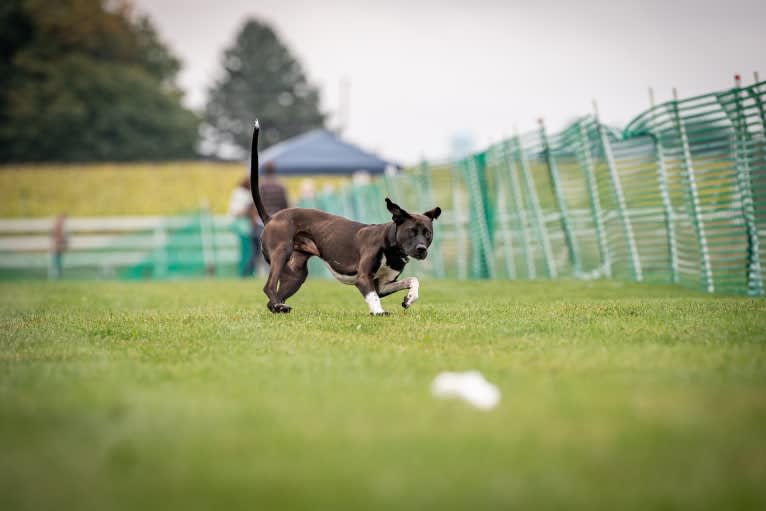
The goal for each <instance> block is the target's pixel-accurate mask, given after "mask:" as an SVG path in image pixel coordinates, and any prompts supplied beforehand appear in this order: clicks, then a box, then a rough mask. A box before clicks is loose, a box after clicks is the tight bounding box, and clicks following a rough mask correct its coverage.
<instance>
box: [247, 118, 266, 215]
mask: <svg viewBox="0 0 766 511" xmlns="http://www.w3.org/2000/svg"><path fill="white" fill-rule="evenodd" d="M260 131H261V125H260V124H259V123H258V119H256V120H255V125H254V126H253V142H252V144H251V146H250V193H252V194H253V202H255V209H257V210H258V215H259V216H260V217H261V220H263V223H264V225H265V224H266V223H268V221H269V220H271V217H270V216H269V213H268V212H267V211H266V208H265V207H264V206H263V201H262V200H261V192H260V191H259V190H258V132H260Z"/></svg>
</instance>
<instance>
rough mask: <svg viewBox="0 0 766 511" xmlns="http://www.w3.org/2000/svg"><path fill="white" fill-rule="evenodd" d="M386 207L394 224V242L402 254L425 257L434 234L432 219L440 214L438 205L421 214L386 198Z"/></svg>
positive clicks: (417, 257) (416, 257) (418, 257)
mask: <svg viewBox="0 0 766 511" xmlns="http://www.w3.org/2000/svg"><path fill="white" fill-rule="evenodd" d="M386 207H387V208H388V210H389V211H390V212H391V215H392V218H393V220H394V223H395V224H396V244H397V245H399V247H401V249H402V251H404V254H405V255H406V256H408V257H414V258H415V259H425V258H426V256H427V255H428V247H429V246H430V245H431V241H432V240H433V235H434V227H433V221H434V220H436V219H437V218H439V215H441V214H442V210H441V208H440V207H438V206H437V207H435V208H434V209H431V210H428V211H426V212H425V213H423V214H422V215H418V214H410V213H407V212H406V211H404V210H403V209H402V208H400V207H399V206H398V205H397V204H394V203H393V202H391V200H390V199H388V198H386Z"/></svg>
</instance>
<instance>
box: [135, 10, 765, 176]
mask: <svg viewBox="0 0 766 511" xmlns="http://www.w3.org/2000/svg"><path fill="white" fill-rule="evenodd" d="M136 4H137V7H138V9H139V10H140V11H143V12H146V13H148V14H150V15H151V16H152V18H153V19H154V20H155V22H156V23H157V25H158V26H159V28H160V31H161V34H162V36H163V38H164V40H165V41H166V42H167V43H169V44H170V46H171V47H172V48H173V50H174V51H175V53H176V54H177V55H179V56H180V57H181V58H182V60H183V63H184V70H183V72H182V73H181V75H180V84H181V86H182V87H183V88H184V89H185V90H186V91H187V98H186V101H187V103H188V104H189V105H190V106H192V107H194V108H201V107H202V106H203V105H204V102H205V96H206V90H207V88H208V87H209V85H210V84H211V83H212V82H213V80H214V78H215V77H216V76H217V73H218V72H219V61H220V56H221V53H222V51H223V49H224V48H225V47H226V46H229V45H230V44H231V43H232V41H233V39H234V36H235V34H236V32H237V31H238V30H239V28H240V27H241V25H242V23H243V21H244V20H245V19H246V18H248V17H256V18H260V19H262V20H266V21H268V22H270V23H272V25H273V26H274V28H275V29H276V31H277V33H278V34H279V36H280V37H281V38H282V40H283V41H285V42H286V43H287V45H288V46H289V47H290V49H291V50H292V51H293V53H294V54H295V55H296V56H297V58H298V59H299V61H300V62H301V63H302V64H303V66H304V69H305V70H306V72H307V74H308V76H309V79H310V80H311V81H312V82H313V83H315V84H317V85H319V86H320V87H321V90H322V108H323V110H324V111H326V112H328V113H330V114H334V113H336V112H337V111H338V105H339V98H340V95H341V94H340V90H341V83H342V81H343V80H344V79H347V80H348V81H349V83H350V87H349V89H350V93H349V107H350V110H349V118H348V123H347V126H346V131H345V132H344V135H345V136H346V137H347V138H348V139H349V140H351V141H353V142H356V143H358V144H360V145H361V146H362V147H364V148H366V149H370V150H374V151H377V152H379V153H380V154H381V155H382V156H384V157H387V158H391V159H395V160H398V161H402V162H405V163H412V162H414V161H416V160H417V159H419V158H420V157H421V156H426V157H428V158H442V157H446V156H447V155H448V154H449V151H450V140H451V139H452V138H453V137H454V136H455V135H456V134H470V136H471V137H472V138H473V141H474V143H475V144H476V146H477V148H478V147H481V146H484V145H486V144H487V143H489V142H491V141H493V140H498V139H500V138H501V137H503V136H504V135H507V134H510V133H511V132H512V131H513V127H514V126H517V127H518V129H519V130H520V131H522V132H523V131H526V130H529V129H533V128H534V127H535V126H536V119H537V118H539V117H543V118H545V120H546V122H547V123H548V125H549V126H550V127H551V128H552V129H558V128H561V127H562V126H564V124H565V123H566V122H567V121H569V120H571V119H572V118H574V117H576V116H578V115H582V114H586V113H589V112H590V111H591V109H592V107H591V101H592V99H593V98H596V99H597V100H598V102H599V110H600V112H601V117H602V119H603V120H605V121H606V122H609V123H612V124H615V125H618V126H623V125H625V124H626V123H627V122H628V121H629V120H630V119H631V118H633V117H634V116H635V115H636V114H638V113H640V112H641V111H642V110H643V109H645V108H646V107H647V106H648V96H647V87H648V86H653V87H654V88H655V94H656V96H657V99H658V101H663V100H666V99H669V98H670V95H671V88H672V87H673V86H676V87H677V88H678V90H679V93H680V94H681V95H683V96H686V95H692V94H699V93H704V92H708V91H711V90H717V89H722V88H726V87H729V86H731V84H732V83H733V78H732V77H733V75H734V74H735V73H741V74H742V75H743V79H744V80H745V82H746V83H750V82H751V81H752V76H753V71H756V70H759V71H760V72H761V77H762V79H766V25H765V24H764V21H765V20H766V0H727V1H721V0H716V1H710V0H699V1H693V0H683V1H675V0H635V1H630V2H628V1H623V0H612V1H609V0H588V1H580V2H578V1H556V0H531V1H525V2H519V1H514V0H506V1H501V0H441V1H438V0H387V1H368V0H357V1H353V0H314V1H310V0H217V1H214V0H136Z"/></svg>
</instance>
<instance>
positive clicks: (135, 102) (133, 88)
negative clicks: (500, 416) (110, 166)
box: [0, 0, 325, 163]
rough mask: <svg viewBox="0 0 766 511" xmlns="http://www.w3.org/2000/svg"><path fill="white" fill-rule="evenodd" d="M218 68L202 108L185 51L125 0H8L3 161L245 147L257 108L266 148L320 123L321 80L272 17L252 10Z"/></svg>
mask: <svg viewBox="0 0 766 511" xmlns="http://www.w3.org/2000/svg"><path fill="white" fill-rule="evenodd" d="M221 67H222V72H221V73H220V78H219V79H218V80H216V81H215V82H214V83H212V84H211V85H210V88H209V91H208V102H207V105H206V106H205V108H204V110H203V111H201V112H194V111H192V110H190V109H188V108H187V107H185V106H184V104H183V102H182V99H183V91H182V90H181V89H180V87H179V86H178V83H177V78H178V73H179V71H180V70H181V62H180V60H179V59H178V57H177V56H175V55H174V54H173V52H172V50H171V49H170V48H169V47H168V46H167V45H166V44H165V43H164V42H163V41H162V39H161V37H160V34H159V32H158V30H157V27H156V25H155V24H154V23H153V22H152V20H151V19H150V18H149V17H147V16H146V15H140V14H137V13H135V12H134V10H133V8H132V5H131V3H130V2H129V1H128V0H117V1H115V0H111V1H110V0H57V1H56V2H50V1H48V0H3V2H0V163H10V162H46V161H48V162H50V161H55V162H87V161H137V160H144V161H158V160H173V159H188V158H196V157H200V156H211V155H212V156H214V155H215V154H217V153H218V151H219V150H220V149H221V148H222V147H228V148H235V149H236V148H238V149H240V150H241V151H242V152H243V153H246V152H247V150H248V149H249V141H250V130H251V122H252V118H253V116H254V115H256V114H257V115H258V116H259V118H260V119H261V120H262V123H263V125H264V126H267V128H266V129H265V130H264V133H263V138H264V142H265V144H264V145H271V144H274V143H277V142H279V141H281V140H284V139H286V138H289V137H292V136H294V135H297V134H300V133H302V132H304V131H306V130H308V129H312V128H315V127H321V126H323V125H324V122H325V115H324V114H323V113H322V112H321V110H320V106H319V91H318V89H317V87H315V86H314V85H312V84H311V83H310V82H309V80H308V78H307V77H306V74H305V72H304V71H303V69H302V67H301V65H300V63H299V62H298V61H297V60H296V59H295V58H294V57H293V55H292V54H291V52H290V50H289V49H288V48H287V47H286V45H285V44H284V43H283V42H282V41H280V39H279V37H278V36H277V34H276V33H275V32H274V30H273V29H272V28H271V27H270V26H269V25H268V24H266V23H263V22H261V21H259V20H256V19H248V20H247V21H246V22H245V23H244V24H243V25H242V27H241V29H240V31H239V33H238V34H237V35H236V37H235V39H234V41H233V43H232V44H231V45H230V46H229V47H228V48H227V49H226V51H225V52H224V54H223V56H222V60H221ZM203 137H204V139H205V141H206V147H209V149H208V151H209V154H207V155H202V154H200V149H199V147H200V142H201V139H202V138H203Z"/></svg>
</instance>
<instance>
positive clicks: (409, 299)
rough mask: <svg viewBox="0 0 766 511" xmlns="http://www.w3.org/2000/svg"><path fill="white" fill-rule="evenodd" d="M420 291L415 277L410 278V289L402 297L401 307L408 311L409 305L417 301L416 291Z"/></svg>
mask: <svg viewBox="0 0 766 511" xmlns="http://www.w3.org/2000/svg"><path fill="white" fill-rule="evenodd" d="M419 289H420V282H418V279H416V278H415V277H411V278H410V287H409V290H408V291H407V296H405V297H404V301H403V302H402V307H404V308H405V309H409V308H410V305H412V304H413V303H415V301H416V300H417V299H418V290H419Z"/></svg>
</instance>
